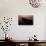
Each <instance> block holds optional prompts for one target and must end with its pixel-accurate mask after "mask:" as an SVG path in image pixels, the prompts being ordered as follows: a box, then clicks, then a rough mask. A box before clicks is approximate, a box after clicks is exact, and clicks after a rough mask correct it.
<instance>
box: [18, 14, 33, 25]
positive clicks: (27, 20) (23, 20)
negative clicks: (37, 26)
mask: <svg viewBox="0 0 46 46" xmlns="http://www.w3.org/2000/svg"><path fill="white" fill-rule="evenodd" d="M18 25H33V16H31V15H27V16H21V15H19V16H18Z"/></svg>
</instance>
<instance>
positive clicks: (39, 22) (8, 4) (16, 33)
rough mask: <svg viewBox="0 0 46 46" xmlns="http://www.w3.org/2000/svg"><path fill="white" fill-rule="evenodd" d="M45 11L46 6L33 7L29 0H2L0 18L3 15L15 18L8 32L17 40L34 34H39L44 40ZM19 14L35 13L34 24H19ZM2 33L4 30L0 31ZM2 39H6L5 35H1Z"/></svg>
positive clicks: (25, 38)
mask: <svg viewBox="0 0 46 46" xmlns="http://www.w3.org/2000/svg"><path fill="white" fill-rule="evenodd" d="M45 12H46V8H45V6H44V7H41V8H32V7H31V6H30V4H29V1H28V0H0V19H1V17H3V16H6V17H12V18H13V22H12V26H11V29H10V31H8V33H9V34H10V36H11V35H12V36H11V37H14V39H15V38H16V39H17V40H27V39H29V37H32V36H33V35H34V34H36V35H37V39H39V40H44V39H45V34H46V33H45V28H44V27H45V15H46V13H45ZM18 15H33V18H34V25H32V26H19V25H18ZM2 33H3V32H2V31H0V35H2ZM44 33H45V34H44ZM3 34H4V33H3ZM0 39H4V37H2V36H0Z"/></svg>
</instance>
